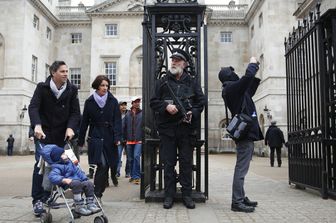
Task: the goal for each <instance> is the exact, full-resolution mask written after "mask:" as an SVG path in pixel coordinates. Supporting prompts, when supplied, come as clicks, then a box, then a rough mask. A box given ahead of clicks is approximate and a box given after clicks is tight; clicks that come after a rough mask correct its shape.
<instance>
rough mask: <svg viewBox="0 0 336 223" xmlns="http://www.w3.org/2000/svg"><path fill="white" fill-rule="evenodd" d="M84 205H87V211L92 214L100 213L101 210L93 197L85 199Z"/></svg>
mask: <svg viewBox="0 0 336 223" xmlns="http://www.w3.org/2000/svg"><path fill="white" fill-rule="evenodd" d="M86 205H87V209H88V210H90V211H91V212H92V214H94V213H97V212H100V211H101V209H100V208H99V207H98V206H97V205H96V203H95V202H94V198H93V197H87V198H86Z"/></svg>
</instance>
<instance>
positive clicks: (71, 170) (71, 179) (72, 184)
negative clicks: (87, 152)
mask: <svg viewBox="0 0 336 223" xmlns="http://www.w3.org/2000/svg"><path fill="white" fill-rule="evenodd" d="M40 153H41V155H42V157H43V158H44V159H45V161H46V162H47V163H49V164H50V165H51V171H50V174H49V180H50V182H51V183H52V184H54V185H58V186H62V187H69V188H71V189H72V193H73V195H74V202H75V212H76V213H78V214H80V215H84V216H87V215H90V214H94V213H97V212H99V211H100V210H101V209H100V208H98V207H97V205H96V204H95V202H94V185H93V183H92V182H91V181H89V180H88V178H87V176H86V175H85V173H84V172H83V171H82V170H81V169H80V168H79V166H76V165H75V164H74V163H72V162H71V161H70V159H69V158H68V156H67V155H66V154H65V152H64V149H63V148H61V147H58V146H57V145H46V146H44V147H43V149H41V151H40ZM83 192H84V194H85V196H86V204H85V203H84V199H83V198H82V193H83Z"/></svg>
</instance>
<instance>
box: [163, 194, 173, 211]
mask: <svg viewBox="0 0 336 223" xmlns="http://www.w3.org/2000/svg"><path fill="white" fill-rule="evenodd" d="M173 204H174V199H173V198H172V197H165V199H164V201H163V208H164V209H170V208H172V207H173Z"/></svg>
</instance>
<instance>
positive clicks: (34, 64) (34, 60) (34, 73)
mask: <svg viewBox="0 0 336 223" xmlns="http://www.w3.org/2000/svg"><path fill="white" fill-rule="evenodd" d="M31 79H32V81H35V82H36V80H37V57H36V56H34V55H33V56H32V78H31Z"/></svg>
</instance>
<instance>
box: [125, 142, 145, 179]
mask: <svg viewBox="0 0 336 223" xmlns="http://www.w3.org/2000/svg"><path fill="white" fill-rule="evenodd" d="M141 148H142V144H134V145H127V163H128V164H127V165H129V167H130V168H131V178H132V179H140V178H141V174H140V157H141Z"/></svg>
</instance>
